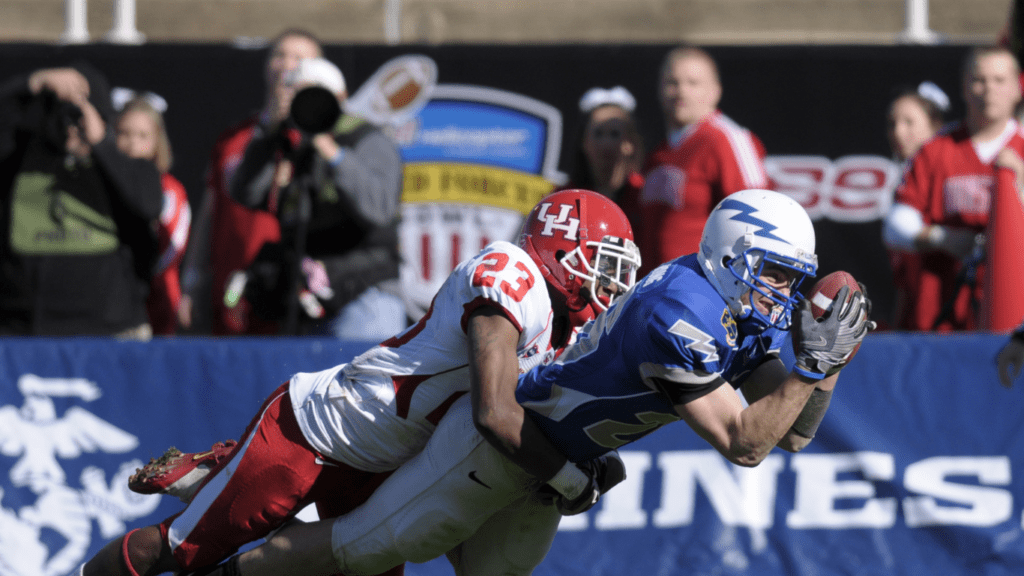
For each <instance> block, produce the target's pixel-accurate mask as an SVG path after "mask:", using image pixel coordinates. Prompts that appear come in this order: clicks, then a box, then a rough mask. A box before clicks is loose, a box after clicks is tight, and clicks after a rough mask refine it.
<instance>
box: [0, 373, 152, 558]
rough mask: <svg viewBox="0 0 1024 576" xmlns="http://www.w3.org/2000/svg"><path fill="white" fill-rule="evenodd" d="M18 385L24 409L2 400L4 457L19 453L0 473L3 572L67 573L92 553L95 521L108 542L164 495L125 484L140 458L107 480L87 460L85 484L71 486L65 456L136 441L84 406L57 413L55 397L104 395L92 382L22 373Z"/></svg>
mask: <svg viewBox="0 0 1024 576" xmlns="http://www.w3.org/2000/svg"><path fill="white" fill-rule="evenodd" d="M18 389H19V391H20V392H21V394H22V396H23V397H24V399H25V401H24V404H23V405H22V406H21V407H17V406H13V405H7V406H0V462H2V461H3V460H4V459H5V458H3V457H7V458H14V459H16V460H15V462H14V464H13V466H11V467H10V470H9V472H8V475H7V478H0V576H63V575H64V574H68V573H70V572H72V571H73V570H74V569H75V568H76V567H77V566H78V565H79V564H81V562H82V561H83V560H84V559H85V558H86V556H87V555H88V554H89V553H90V547H91V545H92V532H93V530H92V528H93V520H95V521H96V524H97V525H98V526H99V529H100V535H101V536H102V538H103V539H104V540H109V539H110V538H113V537H114V536H117V535H118V534H121V533H123V532H125V531H126V525H125V522H126V521H128V520H134V519H136V518H141V517H143V516H147V515H149V514H150V513H152V512H153V511H154V510H156V508H157V506H159V504H160V498H159V497H158V496H143V495H141V494H136V493H134V492H131V491H130V490H128V477H129V476H130V475H131V474H132V472H133V471H134V470H135V469H136V468H137V467H140V466H142V465H143V463H142V462H141V461H140V460H137V459H134V460H130V461H126V462H122V463H121V465H120V467H119V468H118V470H117V472H115V473H114V474H113V475H112V476H111V478H110V481H109V482H108V481H107V478H106V472H105V471H104V470H103V469H101V468H99V467H96V466H86V467H85V468H84V469H82V471H81V474H80V476H79V483H80V485H81V487H80V488H76V487H72V486H70V485H69V484H68V482H67V474H66V473H65V470H64V467H63V466H62V465H61V461H60V460H70V459H74V458H78V457H79V456H81V455H82V454H83V453H85V452H97V451H102V452H107V453H116V454H122V453H125V452H129V451H131V450H133V449H134V448H135V447H136V446H138V444H139V440H138V438H137V437H136V436H134V435H132V434H129V433H128V432H126V431H124V430H121V429H120V428H118V427H116V426H114V425H112V424H110V423H109V422H107V421H105V420H103V419H101V418H99V417H97V416H96V415H94V414H93V413H91V412H89V411H88V410H85V409H84V408H82V407H81V406H72V407H71V408H68V409H67V410H66V411H65V412H64V414H63V415H60V416H58V414H57V406H56V403H55V402H54V398H58V397H65V398H67V397H70V398H77V399H80V400H82V401H85V402H91V401H93V400H96V399H97V398H99V397H100V389H99V387H98V386H97V385H96V384H95V383H93V382H91V381H89V380H86V379H83V378H40V377H38V376H35V375H33V374H24V375H22V376H21V377H19V378H18ZM4 464H6V462H4ZM2 467H5V466H0V468H2ZM29 495H33V496H34V498H35V500H34V501H33V500H32V497H33V496H29ZM51 551H52V553H51Z"/></svg>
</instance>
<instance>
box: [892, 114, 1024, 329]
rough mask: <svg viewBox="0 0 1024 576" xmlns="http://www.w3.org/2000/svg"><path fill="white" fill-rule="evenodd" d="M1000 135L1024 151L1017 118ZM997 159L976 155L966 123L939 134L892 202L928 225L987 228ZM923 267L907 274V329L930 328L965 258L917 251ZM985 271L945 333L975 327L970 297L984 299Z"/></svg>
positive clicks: (903, 315)
mask: <svg viewBox="0 0 1024 576" xmlns="http://www.w3.org/2000/svg"><path fill="white" fill-rule="evenodd" d="M1011 122H1012V125H1011V126H1010V127H1009V128H1008V129H1007V131H1006V132H1005V133H1004V135H1003V136H1002V142H1003V145H1002V146H998V147H995V148H994V149H995V150H1001V149H1002V148H1004V147H1006V146H1009V147H1012V148H1013V149H1014V150H1016V151H1017V153H1019V154H1021V155H1022V156H1024V136H1022V135H1021V131H1020V128H1019V127H1018V126H1017V123H1016V122H1015V121H1012V120H1011ZM993 160H994V158H987V159H982V158H979V157H978V150H977V148H976V147H975V145H974V143H973V142H971V137H970V134H969V133H968V131H967V127H966V126H964V125H963V124H962V123H958V124H956V125H954V126H952V127H951V128H950V129H949V131H947V132H946V133H944V134H940V135H939V136H936V137H935V138H933V139H932V140H930V141H929V142H927V143H926V144H925V145H924V146H922V147H921V150H920V151H919V152H918V153H917V155H916V156H914V158H913V159H912V160H911V164H910V167H909V169H908V170H907V171H906V173H905V174H904V176H903V182H902V183H901V184H900V185H899V187H898V188H897V189H896V195H895V198H894V202H898V203H900V204H905V205H907V206H910V207H911V208H914V209H916V210H917V211H918V212H920V213H921V217H922V219H923V220H924V223H925V225H930V224H941V225H943V226H949V227H952V228H961V229H964V228H966V229H969V230H972V231H974V232H984V231H985V228H986V227H987V226H988V218H989V207H990V205H991V201H992V191H993V187H994V186H995V181H996V180H995V172H994V169H993V166H992V161H993ZM918 266H919V270H917V271H916V272H915V273H914V274H913V275H908V276H907V277H906V278H905V280H904V281H905V282H906V285H905V286H902V287H898V288H901V289H902V290H904V291H905V292H906V300H905V304H906V306H905V308H903V310H901V312H900V317H899V318H898V319H897V328H900V329H903V330H932V325H933V323H934V322H935V319H936V318H937V317H938V316H939V314H940V311H941V310H942V306H943V304H944V303H945V302H947V301H948V300H950V299H951V298H952V297H953V290H954V289H955V287H956V276H957V273H958V272H959V271H960V268H961V262H959V261H957V260H956V259H955V258H953V257H952V256H949V255H947V254H946V253H944V252H929V253H925V254H920V255H919V264H918ZM983 276H984V271H983V270H981V269H979V270H978V274H977V276H976V278H977V284H976V285H975V289H974V291H973V294H972V292H970V291H968V290H961V291H960V292H959V295H958V297H957V299H956V303H955V305H954V307H953V311H952V313H951V314H950V316H949V317H948V318H947V319H946V320H945V321H944V322H943V323H942V324H941V325H940V326H939V327H938V330H939V331H941V332H948V331H954V330H973V329H975V328H977V318H976V316H975V314H974V312H973V311H972V310H971V306H970V302H971V298H972V296H973V297H974V298H975V299H976V300H980V298H981V294H982V289H983V286H982V278H983Z"/></svg>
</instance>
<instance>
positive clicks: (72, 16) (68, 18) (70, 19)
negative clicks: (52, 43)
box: [58, 0, 89, 44]
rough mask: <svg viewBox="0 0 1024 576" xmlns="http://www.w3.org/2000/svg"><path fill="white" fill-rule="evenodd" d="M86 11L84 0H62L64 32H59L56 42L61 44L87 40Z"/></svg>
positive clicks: (81, 42) (85, 41) (79, 42)
mask: <svg viewBox="0 0 1024 576" xmlns="http://www.w3.org/2000/svg"><path fill="white" fill-rule="evenodd" d="M87 12H88V10H87V7H86V0H64V32H63V33H61V35H60V39H59V40H58V42H60V43H61V44H85V43H87V42H89V25H88V22H87V20H86V13H87Z"/></svg>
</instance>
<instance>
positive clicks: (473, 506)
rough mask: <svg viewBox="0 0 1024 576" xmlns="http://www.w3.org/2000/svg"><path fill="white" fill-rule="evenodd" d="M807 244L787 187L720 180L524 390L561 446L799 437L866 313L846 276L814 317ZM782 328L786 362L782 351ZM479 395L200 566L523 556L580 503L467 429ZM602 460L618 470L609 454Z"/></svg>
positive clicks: (477, 561)
mask: <svg viewBox="0 0 1024 576" xmlns="http://www.w3.org/2000/svg"><path fill="white" fill-rule="evenodd" d="M814 249H815V238H814V228H813V226H812V224H811V220H810V218H809V217H808V216H807V214H806V212H805V211H804V210H803V208H801V207H800V205H799V204H798V203H796V202H795V201H793V200H792V199H791V198H789V197H787V196H785V195H783V194H779V193H777V192H772V191H768V190H745V191H740V192H737V193H736V194H733V195H731V196H729V197H728V198H726V199H724V200H723V201H722V202H720V203H719V205H718V206H717V207H716V208H715V210H713V211H712V213H711V215H710V216H709V218H708V222H707V224H706V225H705V228H704V233H703V237H702V240H701V250H700V252H699V253H696V254H690V255H688V256H684V257H680V258H677V259H675V260H673V261H671V262H668V263H666V264H664V265H662V266H660V267H658V268H656V269H655V270H653V271H652V272H651V273H650V274H649V275H648V276H646V277H645V278H644V279H643V280H642V281H641V282H639V283H637V285H636V286H634V287H633V288H632V289H631V290H630V291H629V292H628V293H626V294H625V295H624V296H623V297H621V298H618V299H616V301H615V303H614V304H613V305H612V307H611V308H609V310H608V311H607V312H605V313H603V314H601V315H600V316H598V318H597V319H596V320H594V321H593V322H591V323H588V324H587V325H586V326H584V327H583V329H581V330H580V333H579V340H578V341H577V342H576V343H575V344H574V345H573V346H571V347H570V348H569V349H568V350H567V351H566V352H565V354H563V355H561V356H560V357H559V358H558V359H557V360H556V361H555V362H554V363H552V364H547V365H542V366H538V367H537V368H535V369H533V370H531V371H530V372H527V373H526V374H524V375H522V376H521V377H520V378H519V383H518V384H517V388H516V393H515V397H516V400H517V401H518V402H519V403H520V404H521V406H523V407H524V408H525V409H526V416H527V417H528V418H530V419H532V420H534V422H535V424H536V425H537V427H538V428H539V429H540V431H541V432H543V433H544V434H545V435H546V436H547V437H548V438H549V439H550V440H551V441H552V442H553V443H554V444H555V446H556V447H557V448H558V449H559V450H560V451H562V452H563V453H565V454H566V455H567V456H568V457H569V460H570V461H571V462H581V463H582V462H588V461H593V459H594V458H595V456H598V455H601V454H604V453H606V452H607V451H608V450H613V449H616V448H618V447H619V446H622V445H625V444H627V443H629V442H632V441H634V440H636V439H638V438H640V437H642V436H644V435H646V434H649V433H651V432H653V431H655V430H657V429H659V428H660V427H661V426H663V425H665V424H668V423H670V422H676V421H679V420H683V421H685V422H686V423H687V424H688V425H689V426H690V427H691V428H692V429H693V430H694V431H695V432H697V433H698V434H699V435H700V436H701V437H702V438H704V439H705V440H707V441H708V442H709V443H710V444H711V445H712V446H713V447H714V448H716V449H717V450H718V451H719V452H720V453H721V454H722V455H723V456H725V457H726V458H727V459H729V460H730V461H731V462H734V463H736V464H738V465H741V466H755V465H757V464H758V463H759V462H761V461H762V460H763V459H764V458H765V457H766V456H767V455H768V453H769V452H770V451H771V450H772V449H773V448H774V447H776V446H779V447H781V448H783V449H786V450H789V451H798V450H801V449H802V448H803V447H805V446H807V444H808V443H809V442H810V441H811V438H812V437H813V436H814V435H815V432H816V430H817V428H818V424H819V423H820V422H821V419H822V417H823V416H824V414H825V410H826V409H827V407H828V404H829V398H830V396H831V391H832V389H833V388H834V386H835V385H836V381H837V378H838V374H839V371H840V370H841V369H842V367H843V366H845V364H846V362H847V360H848V358H849V357H850V356H851V354H852V353H853V351H854V350H856V348H857V347H858V346H859V345H860V343H861V340H862V339H863V338H864V336H865V334H866V333H867V332H868V331H869V330H870V329H871V328H872V325H873V323H872V322H871V321H870V320H869V318H868V316H869V314H868V312H867V311H868V310H869V308H870V301H869V300H868V299H867V296H866V294H865V292H864V290H863V289H862V290H859V291H853V292H851V291H850V288H849V287H843V288H842V289H841V290H840V291H839V293H838V294H837V296H836V298H835V300H836V302H837V304H835V305H833V308H834V309H833V310H831V311H830V312H827V313H825V314H824V315H823V317H822V318H821V319H817V318H815V316H814V314H813V313H812V311H811V306H810V302H809V301H808V300H805V299H804V300H802V299H801V298H799V295H798V294H797V289H798V288H799V286H800V283H801V281H802V280H804V279H806V278H809V277H812V276H814V275H815V273H816V270H817V257H816V256H815V253H814ZM798 305H799V307H798ZM791 328H792V331H791V330H790V329H791ZM787 338H792V343H793V348H794V351H795V353H796V364H795V366H794V367H793V369H792V370H789V369H787V368H786V366H784V365H783V363H782V361H781V360H780V359H779V351H780V349H781V348H782V346H783V344H784V343H785V340H786V339H787ZM738 388H742V390H743V395H744V397H745V399H746V400H747V401H748V402H749V405H744V403H743V402H742V401H741V399H740V396H739V394H737V392H736V390H735V389H738ZM472 412H473V410H472V406H471V405H470V402H468V401H466V400H465V399H460V400H459V401H457V402H456V403H455V405H454V406H453V407H452V409H451V410H450V411H449V412H448V414H447V415H446V416H445V417H444V418H443V419H442V420H441V423H440V425H439V426H438V429H437V431H436V432H435V433H434V435H433V436H432V437H431V439H430V441H429V442H428V443H427V447H426V448H425V449H424V450H423V452H421V453H420V454H418V455H416V456H415V457H414V458H413V459H411V460H410V461H409V462H407V463H405V464H404V465H403V466H402V467H401V468H399V469H398V470H397V471H396V472H395V473H394V474H393V475H392V476H391V477H390V478H388V479H387V481H386V482H385V483H384V484H383V485H381V486H380V487H379V488H378V489H377V491H376V492H375V493H374V494H373V495H372V496H371V497H370V499H369V500H368V501H367V502H366V503H365V504H363V505H362V506H360V507H358V508H357V509H356V510H354V511H353V512H351V513H349V514H347V515H345V516H342V517H340V518H337V519H335V520H321V521H319V522H312V523H308V524H301V525H296V526H292V527H288V528H286V529H284V530H282V531H281V532H280V533H279V534H277V535H275V536H274V537H273V538H271V539H270V540H269V541H268V542H267V543H265V544H264V545H262V546H259V547H257V548H255V549H253V550H250V551H247V552H245V553H244V554H242V555H241V556H239V557H237V559H235V558H233V559H232V560H230V561H229V562H227V563H225V564H223V565H222V566H221V567H219V568H217V569H216V571H214V572H211V573H210V576H213V575H217V576H227V575H237V574H241V575H244V576H309V575H318V574H331V573H334V572H342V573H344V574H348V575H359V574H372V573H374V572H378V571H380V570H383V569H385V568H387V567H389V566H394V565H396V564H401V563H402V562H403V561H406V560H411V561H416V562H422V561H426V560H429V559H431V558H434V557H436V556H439V555H441V554H444V553H446V552H449V559H451V560H452V563H453V565H454V566H455V569H456V573H457V574H459V575H460V576H465V575H473V576H487V575H490V574H503V575H515V574H524V575H525V574H530V573H531V572H532V570H533V568H534V567H535V566H536V565H537V564H538V563H539V562H540V561H541V560H542V559H543V557H544V555H545V554H546V553H547V550H548V549H549V547H550V545H551V542H552V539H553V537H554V534H555V531H556V529H557V526H558V520H559V515H558V511H559V510H560V511H562V512H563V513H569V514H571V513H574V512H579V511H582V510H585V509H586V507H587V504H588V503H579V502H577V503H575V504H579V505H578V506H568V505H566V504H567V503H566V502H564V501H563V502H560V503H559V505H558V506H550V505H544V504H543V502H542V501H541V499H540V498H539V496H538V495H539V494H540V493H541V492H542V491H539V490H537V489H538V487H539V485H540V484H541V482H539V481H538V480H537V477H536V476H534V475H531V474H529V473H528V471H526V470H524V469H522V468H518V467H517V466H516V465H515V464H514V463H513V462H512V461H510V460H509V459H508V458H505V457H503V456H502V455H501V454H500V453H499V452H498V451H497V450H495V449H494V448H493V447H492V444H491V443H488V442H486V441H485V440H484V439H483V438H481V436H480V435H479V434H476V433H475V431H474V426H473V423H474V422H473V415H472ZM605 462H607V464H608V467H607V468H608V470H607V472H608V477H609V478H611V477H612V475H613V473H614V471H613V470H612V468H613V465H614V463H615V462H616V461H615V460H613V459H610V458H609V459H607V460H606V461H605ZM597 476H598V477H600V476H601V474H600V473H599V474H597ZM617 479H618V478H611V479H610V481H609V483H613V482H614V481H615V480H617ZM548 484H549V485H550V482H549V483H548ZM562 500H564V499H562ZM460 543H461V544H460Z"/></svg>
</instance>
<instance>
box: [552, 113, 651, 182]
mask: <svg viewBox="0 0 1024 576" xmlns="http://www.w3.org/2000/svg"><path fill="white" fill-rule="evenodd" d="M604 106H614V104H606V105H601V106H597V107H596V108H594V109H593V110H591V111H590V112H581V113H579V114H578V115H577V117H576V124H575V129H574V134H575V138H574V139H573V140H572V142H573V145H574V146H575V148H576V150H575V152H574V153H573V157H572V160H571V161H572V164H571V165H570V167H569V182H570V183H572V185H573V186H574V187H576V188H585V189H587V190H596V189H597V188H596V184H595V182H594V178H593V173H592V171H591V169H590V161H589V160H588V159H587V154H586V152H584V150H583V140H584V138H586V136H587V127H588V126H590V118H591V116H593V115H594V112H596V111H598V110H600V109H601V108H603V107H604ZM620 109H621V110H623V112H625V114H626V116H627V117H629V120H630V124H631V125H632V131H631V134H630V136H632V139H633V141H634V144H635V147H636V152H635V154H634V156H636V158H637V159H638V160H639V163H638V164H640V165H638V166H637V169H638V170H639V169H640V168H642V167H643V166H642V163H643V161H644V158H645V154H646V149H645V146H644V141H643V136H642V135H641V134H640V130H639V126H637V122H636V116H634V114H633V113H632V112H630V111H629V110H625V109H623V108H620Z"/></svg>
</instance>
